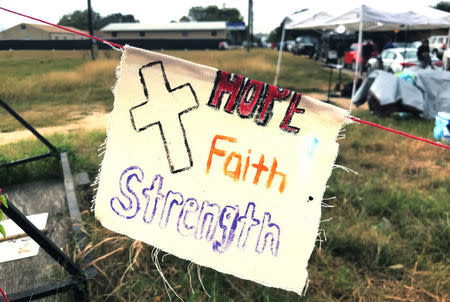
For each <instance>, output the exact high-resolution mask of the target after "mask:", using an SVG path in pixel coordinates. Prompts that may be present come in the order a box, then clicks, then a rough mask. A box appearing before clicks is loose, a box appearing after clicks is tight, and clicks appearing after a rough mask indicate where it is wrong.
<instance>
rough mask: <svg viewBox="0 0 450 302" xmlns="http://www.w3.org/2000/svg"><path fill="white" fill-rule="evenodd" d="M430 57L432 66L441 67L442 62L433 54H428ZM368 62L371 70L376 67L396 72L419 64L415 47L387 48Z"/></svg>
mask: <svg viewBox="0 0 450 302" xmlns="http://www.w3.org/2000/svg"><path fill="white" fill-rule="evenodd" d="M430 57H431V63H432V64H433V65H434V66H436V67H442V62H441V61H440V60H439V59H438V58H437V57H436V56H435V55H434V54H430ZM368 64H369V66H370V68H369V69H371V70H373V69H375V68H376V67H378V68H380V69H383V70H386V71H389V72H392V73H396V72H400V71H402V70H403V69H404V68H408V67H412V66H420V64H421V63H420V61H419V60H418V59H417V49H415V48H389V49H385V50H383V51H382V52H381V55H380V56H379V57H378V58H372V59H370V60H369V63H368Z"/></svg>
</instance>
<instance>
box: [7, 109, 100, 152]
mask: <svg viewBox="0 0 450 302" xmlns="http://www.w3.org/2000/svg"><path fill="white" fill-rule="evenodd" d="M108 115H109V113H105V112H92V113H91V114H90V115H88V116H86V117H84V118H83V119H80V120H78V121H76V122H74V123H70V124H66V125H63V126H52V127H42V128H37V130H38V132H39V133H41V134H42V135H44V136H45V135H51V134H54V133H69V132H71V131H75V130H79V129H83V130H104V129H106V122H107V119H108ZM33 137H34V136H33V134H32V133H31V132H30V131H28V130H19V131H14V132H7V133H2V134H1V135H0V145H6V144H11V143H15V142H18V141H20V140H26V139H30V138H33Z"/></svg>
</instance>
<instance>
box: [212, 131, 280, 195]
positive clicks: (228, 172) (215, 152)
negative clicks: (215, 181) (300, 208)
mask: <svg viewBox="0 0 450 302" xmlns="http://www.w3.org/2000/svg"><path fill="white" fill-rule="evenodd" d="M218 140H221V141H226V142H229V143H233V144H234V143H236V142H237V139H236V138H234V137H230V136H225V135H219V134H218V135H216V136H214V138H213V140H212V143H211V148H210V150H209V156H208V161H207V162H206V171H205V172H206V174H209V171H210V169H211V163H212V161H213V157H214V158H215V157H223V158H224V160H223V174H224V175H225V176H228V177H231V178H232V179H233V180H234V181H244V182H245V181H246V178H247V172H248V170H249V168H250V166H251V167H252V168H254V172H255V173H254V176H253V184H254V185H258V184H259V181H260V178H261V175H262V174H263V173H264V172H268V177H267V180H266V188H267V189H270V187H271V186H272V183H273V180H274V178H275V176H278V177H279V178H280V185H279V187H278V191H279V192H280V193H283V191H284V189H285V187H286V174H285V173H282V172H279V171H277V166H278V161H277V159H276V157H274V158H273V160H272V165H271V167H270V170H269V167H268V166H266V165H265V158H264V154H261V155H260V157H259V161H258V162H254V163H252V164H251V165H250V157H251V153H252V150H251V149H248V154H247V157H246V159H245V165H244V168H243V169H242V154H241V153H239V152H236V151H232V152H227V151H226V150H222V149H218V148H217V147H216V143H217V141H218ZM231 162H236V165H235V166H234V168H233V167H231V168H230V164H231Z"/></svg>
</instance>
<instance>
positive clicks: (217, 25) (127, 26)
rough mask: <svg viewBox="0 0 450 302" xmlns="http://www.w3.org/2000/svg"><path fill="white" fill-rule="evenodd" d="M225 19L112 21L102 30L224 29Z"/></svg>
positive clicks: (225, 25)
mask: <svg viewBox="0 0 450 302" xmlns="http://www.w3.org/2000/svg"><path fill="white" fill-rule="evenodd" d="M226 28H227V24H226V22H225V21H215V22H176V23H175V22H174V23H168V24H162V25H161V24H159V25H158V24H141V23H110V24H108V25H106V26H105V27H103V28H102V29H100V30H101V31H104V32H105V31H106V32H109V31H171V30H224V29H226Z"/></svg>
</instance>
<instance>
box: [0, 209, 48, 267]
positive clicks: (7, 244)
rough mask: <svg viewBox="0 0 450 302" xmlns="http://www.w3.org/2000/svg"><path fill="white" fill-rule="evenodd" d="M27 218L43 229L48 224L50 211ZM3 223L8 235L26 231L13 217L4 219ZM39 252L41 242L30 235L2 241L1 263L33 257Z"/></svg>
mask: <svg viewBox="0 0 450 302" xmlns="http://www.w3.org/2000/svg"><path fill="white" fill-rule="evenodd" d="M27 218H28V220H30V221H31V223H32V224H34V226H36V227H37V228H38V229H39V230H43V229H45V225H46V224H47V218H48V213H41V214H34V215H29V216H27ZM2 225H3V226H4V228H5V230H6V232H7V233H6V235H7V236H8V237H10V236H16V235H20V234H24V231H23V230H22V229H21V228H20V227H19V226H18V225H17V224H16V223H15V222H14V221H12V220H11V219H6V220H4V221H2ZM38 253H39V244H37V243H36V242H35V241H34V240H33V239H31V238H30V237H23V238H18V239H14V240H7V241H2V242H0V263H3V262H7V261H12V260H17V259H23V258H28V257H33V256H36V255H37V254H38Z"/></svg>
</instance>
